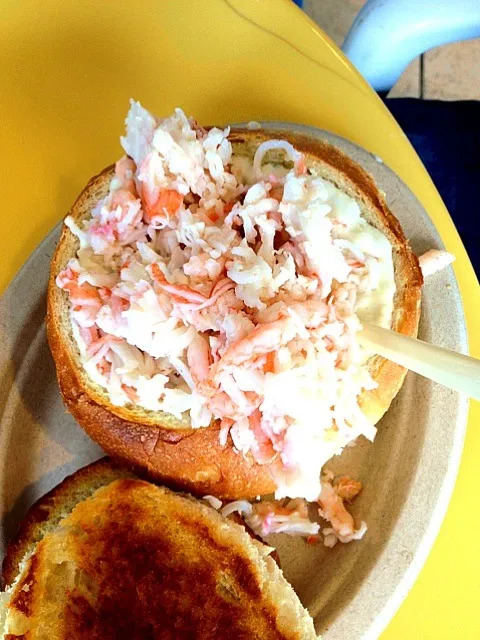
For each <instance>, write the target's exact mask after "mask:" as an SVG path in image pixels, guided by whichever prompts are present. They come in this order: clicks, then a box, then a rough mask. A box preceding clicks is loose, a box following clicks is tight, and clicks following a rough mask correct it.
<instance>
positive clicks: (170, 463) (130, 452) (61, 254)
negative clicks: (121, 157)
mask: <svg viewBox="0 0 480 640" xmlns="http://www.w3.org/2000/svg"><path fill="white" fill-rule="evenodd" d="M278 136H279V133H278V132H275V131H267V130H257V131H251V130H248V129H233V130H232V131H231V133H230V136H229V139H230V141H231V143H232V147H233V153H234V155H242V156H246V157H248V158H250V159H253V156H254V154H255V150H256V149H257V147H258V145H259V144H260V143H262V142H264V141H265V140H268V139H271V138H276V137H278ZM281 137H282V138H283V139H285V140H287V141H289V142H290V143H291V144H292V145H293V146H294V147H295V148H296V149H297V150H298V151H301V152H302V153H303V154H304V158H305V164H306V166H307V169H308V170H309V172H310V173H311V174H312V175H314V176H319V177H321V178H324V179H326V180H329V181H331V182H332V183H334V184H335V185H336V186H337V187H338V188H339V189H340V190H341V191H343V192H344V193H346V194H347V195H349V196H350V197H352V198H354V199H355V200H356V202H357V203H358V205H359V206H360V209H361V214H362V216H363V217H364V218H365V219H366V220H367V222H368V223H369V224H370V225H372V226H373V227H376V228H377V229H379V230H380V231H381V232H382V233H383V234H384V235H385V236H386V237H387V238H388V240H389V242H390V243H391V245H392V248H393V262H394V273H395V284H396V293H395V298H394V310H393V315H392V322H391V327H392V329H394V330H395V331H397V332H399V333H403V334H405V335H408V336H415V335H416V333H417V327H418V322H419V316H420V297H421V286H422V283H423V279H422V274H421V271H420V268H419V264H418V260H417V258H416V256H415V255H414V254H413V252H412V250H411V249H410V247H409V244H408V241H407V239H406V238H405V236H404V234H403V231H402V229H401V226H400V224H399V222H398V220H397V219H396V218H395V217H394V216H393V214H392V213H391V211H390V210H389V209H388V207H387V204H386V202H385V198H384V196H383V194H382V193H381V192H380V191H379V190H378V188H377V186H376V185H375V183H374V181H373V179H372V178H371V176H370V175H368V174H367V173H366V172H365V171H364V170H363V169H362V168H361V167H360V166H359V165H358V164H356V163H355V162H353V161H352V160H351V159H350V158H349V157H348V156H346V155H345V154H344V153H342V152H341V151H340V150H338V149H337V148H336V147H333V146H332V145H330V144H327V143H325V142H322V141H319V140H317V139H313V138H310V137H308V136H303V135H298V134H291V133H287V132H283V131H282V132H281ZM275 161H276V162H278V163H281V162H282V158H281V157H279V158H277V159H276V160H275ZM113 174H114V167H113V166H112V167H108V168H107V169H105V170H104V171H103V172H102V173H100V174H99V175H98V176H96V177H94V178H92V179H91V180H90V182H89V183H88V184H87V186H86V187H85V189H84V190H83V192H82V193H81V194H80V196H79V198H78V199H77V201H76V202H75V204H74V205H73V207H72V209H71V211H70V212H69V215H70V216H72V217H73V219H74V220H75V221H76V223H77V224H79V223H80V222H81V221H82V220H84V219H86V218H88V217H89V216H90V215H91V209H92V207H93V206H94V205H95V204H96V203H97V202H98V200H99V199H101V198H103V197H104V196H105V195H106V194H107V192H108V187H109V183H110V180H111V178H112V177H113ZM77 249H78V240H77V238H76V236H75V235H74V234H73V233H71V231H70V230H69V229H68V228H67V227H66V226H65V225H64V227H63V231H62V235H61V237H60V241H59V243H58V246H57V249H56V252H55V255H54V257H53V260H52V265H51V277H50V282H49V288H48V315H47V331H48V340H49V344H50V348H51V351H52V354H53V358H54V360H55V364H56V370H57V377H58V382H59V385H60V390H61V393H62V396H63V399H64V402H65V404H66V406H67V408H68V410H69V411H70V412H71V413H72V414H73V416H74V417H75V419H76V420H77V421H78V422H79V424H80V425H81V426H82V427H83V428H84V429H85V431H86V432H87V433H88V434H89V435H90V436H91V437H92V438H93V439H94V440H95V441H96V442H98V444H100V446H102V447H103V449H104V450H105V451H106V452H107V453H108V454H109V455H111V456H113V457H115V458H118V459H119V460H123V461H125V462H128V463H130V464H133V465H135V466H137V467H139V468H142V469H144V470H145V471H146V472H147V473H148V474H149V476H150V477H152V478H154V479H157V480H161V481H164V482H167V483H169V484H171V485H174V486H176V487H178V488H181V489H185V490H188V491H191V492H192V493H194V494H196V495H205V494H207V493H211V494H214V495H217V496H219V497H223V498H233V499H235V498H239V497H242V498H249V497H254V496H256V495H264V494H267V493H271V492H272V491H274V490H275V484H274V482H273V480H272V477H271V474H270V471H269V465H268V464H263V465H260V464H257V463H255V462H254V460H253V459H251V458H250V457H249V456H248V455H247V456H243V455H239V454H238V453H237V452H236V451H235V450H234V448H233V445H232V444H231V442H228V443H227V444H226V445H225V446H221V445H220V442H219V425H218V424H216V423H213V424H211V425H210V426H209V427H207V428H199V429H192V428H190V425H189V422H188V420H187V419H184V420H178V419H177V418H175V417H174V416H173V415H170V414H166V413H163V412H153V411H148V410H146V409H143V408H142V407H140V406H136V405H134V404H128V405H126V406H123V407H119V406H115V405H113V404H112V403H111V402H110V399H109V396H108V394H107V392H106V391H105V390H104V389H103V388H102V387H100V386H99V385H97V384H96V383H94V382H93V381H92V380H91V379H90V378H89V376H88V375H87V373H86V372H85V369H84V368H83V366H82V362H81V359H80V353H79V350H78V348H77V345H76V342H75V339H74V337H73V334H72V327H71V321H70V312H69V309H70V303H69V299H68V295H67V294H66V292H65V291H63V290H61V289H59V288H58V287H57V286H56V284H55V278H56V276H57V275H58V274H59V272H60V271H61V270H62V269H64V268H65V266H66V265H67V263H68V261H69V260H70V259H71V258H73V257H74V256H75V254H76V251H77ZM366 366H367V367H368V369H369V371H370V374H371V376H372V377H373V379H374V380H375V381H376V382H377V384H378V386H377V388H376V389H374V390H371V391H365V392H363V394H362V395H361V396H360V398H359V403H360V406H361V408H362V410H363V412H364V413H365V414H366V415H367V416H368V418H369V419H370V420H371V421H372V422H373V423H376V422H378V420H379V419H380V418H381V417H382V416H383V414H384V413H385V412H386V411H387V409H388V407H389V406H390V403H391V402H392V400H393V398H394V397H395V396H396V394H397V393H398V391H399V390H400V387H401V386H402V383H403V380H404V377H405V374H406V371H405V369H403V368H402V367H400V366H398V365H396V364H394V363H392V362H390V361H388V360H385V359H384V358H381V357H378V356H375V357H372V358H370V359H369V361H368V363H367V364H366Z"/></svg>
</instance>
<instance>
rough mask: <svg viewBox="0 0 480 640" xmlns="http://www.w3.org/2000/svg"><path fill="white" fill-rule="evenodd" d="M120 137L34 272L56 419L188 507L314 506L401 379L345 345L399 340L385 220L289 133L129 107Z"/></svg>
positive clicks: (411, 262)
mask: <svg viewBox="0 0 480 640" xmlns="http://www.w3.org/2000/svg"><path fill="white" fill-rule="evenodd" d="M121 142H122V146H123V149H124V151H125V154H126V155H125V156H124V157H123V158H121V159H120V160H119V161H118V162H117V163H116V165H115V166H114V167H113V166H112V167H109V168H107V169H105V170H104V171H103V172H102V173H101V174H100V175H98V176H96V177H95V178H93V179H92V180H91V181H90V182H89V184H88V185H87V187H86V188H85V190H84V191H83V192H82V194H81V195H80V196H79V198H78V200H77V201H76V203H75V204H74V206H73V207H72V209H71V211H70V213H69V215H68V216H67V218H66V219H65V224H64V227H63V231H62V235H61V238H60V241H59V244H58V247H57V250H56V253H55V256H54V258H53V260H52V268H51V278H50V284H49V291H48V319H47V328H48V337H49V343H50V346H51V350H52V354H53V357H54V359H55V364H56V368H57V376H58V381H59V384H60V388H61V392H62V395H63V398H64V401H65V403H66V405H67V407H68V409H69V410H70V411H71V413H72V414H73V415H74V417H75V418H76V419H77V421H78V422H79V423H80V425H81V426H82V427H83V428H84V429H85V430H86V431H87V433H88V434H89V435H90V436H91V437H92V438H93V439H94V440H96V441H97V442H98V443H99V444H100V445H101V446H102V447H103V448H104V449H105V450H106V451H107V452H108V453H109V454H110V455H112V456H115V457H116V458H118V459H121V460H123V461H126V462H128V463H131V464H135V465H137V466H138V467H141V468H143V469H145V470H146V471H147V472H148V473H149V475H150V477H153V478H156V479H160V480H163V481H166V482H170V483H174V484H175V485H176V486H178V487H180V488H183V489H187V490H189V491H192V492H194V493H195V494H196V495H200V496H201V495H205V494H213V495H214V496H216V497H220V498H227V499H236V498H253V497H255V496H257V495H265V494H267V493H270V492H275V497H276V498H277V499H282V498H290V499H297V498H300V499H306V500H308V501H316V500H317V499H319V496H320V494H321V492H322V484H321V477H320V476H321V469H322V467H323V465H324V464H325V463H326V462H327V461H328V460H329V459H330V458H331V457H332V456H334V455H336V454H339V453H340V452H341V451H342V449H343V448H344V447H345V446H347V445H349V444H352V443H353V442H354V441H355V440H356V438H358V436H360V435H363V436H365V437H367V438H368V439H370V440H373V438H374V437H375V433H376V427H375V424H376V422H377V421H378V420H379V419H380V418H381V416H382V415H383V414H384V412H385V411H386V410H387V409H388V407H389V405H390V403H391V401H392V399H393V398H394V397H395V395H396V394H397V392H398V391H399V389H400V387H401V385H402V382H403V379H404V376H405V370H404V369H403V368H401V367H399V366H398V365H395V364H393V363H391V362H389V361H387V360H384V359H383V358H380V357H377V356H372V354H369V353H367V352H365V351H364V350H362V349H361V348H360V347H359V345H358V342H357V339H356V334H357V332H358V331H359V330H360V328H361V321H362V319H365V320H366V319H368V320H369V321H370V322H373V323H376V324H379V325H381V326H385V327H392V328H393V329H395V330H396V331H398V332H400V333H404V334H406V335H410V336H413V335H416V332H417V326H418V320H419V313H420V292H421V285H422V274H421V271H420V268H419V264H418V260H417V258H416V257H415V256H414V254H413V253H412V251H411V249H410V247H409V245H408V242H407V240H406V239H405V236H404V234H403V232H402V230H401V228H400V225H399V223H398V221H397V220H396V219H395V218H394V216H393V215H392V214H391V212H390V211H389V209H388V207H387V205H386V203H385V199H384V197H383V195H382V193H380V191H379V190H378V189H377V187H376V186H375V184H374V182H373V180H372V178H371V177H370V176H369V175H368V174H367V173H365V171H364V170H363V169H362V168H361V167H359V166H358V165H357V164H356V163H354V162H353V161H352V160H351V159H349V158H348V157H347V156H345V155H344V154H343V153H341V152H340V151H339V150H338V149H336V148H335V147H333V146H331V145H329V144H327V143H325V142H323V141H320V140H318V139H314V138H312V137H307V136H304V135H302V134H300V133H298V134H297V133H291V132H289V131H286V130H271V131H269V130H264V129H262V128H260V129H258V128H256V129H253V130H252V129H248V128H244V129H241V128H232V129H230V128H228V127H227V128H225V129H219V128H212V129H209V130H206V129H204V128H202V127H201V126H199V125H198V124H197V123H196V121H194V120H192V119H187V117H186V116H185V115H184V113H183V112H182V111H181V110H180V109H177V110H176V111H175V113H174V114H173V115H172V116H170V117H168V118H165V119H163V120H159V119H156V118H154V117H153V116H152V115H151V114H150V113H149V112H148V111H146V110H145V109H144V108H143V107H142V106H141V105H140V104H139V103H137V102H132V104H131V108H130V112H129V114H128V116H127V120H126V135H125V137H123V138H122V140H121ZM323 509H324V510H325V508H324V507H323Z"/></svg>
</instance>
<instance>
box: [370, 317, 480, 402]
mask: <svg viewBox="0 0 480 640" xmlns="http://www.w3.org/2000/svg"><path fill="white" fill-rule="evenodd" d="M358 335H359V340H360V342H361V344H362V345H363V346H364V347H366V348H368V349H369V350H371V351H373V352H375V353H377V354H378V355H379V356H383V357H384V358H387V359H388V360H391V361H392V362H396V363H397V364H399V365H401V366H402V367H405V368H406V369H410V371H414V372H415V373H418V374H420V375H421V376H425V378H429V379H430V380H433V381H434V382H438V383H439V384H443V385H444V386H445V387H448V388H449V389H454V390H455V391H459V392H460V393H464V394H466V395H467V396H470V397H471V398H475V400H480V360H477V359H476V358H472V357H470V356H464V355H462V354H461V353H456V352H455V351H450V349H443V348H442V347H435V346H434V345H432V344H428V342H423V340H417V339H416V338H409V337H407V336H404V335H402V334H400V333H396V332H395V331H390V330H389V329H383V328H382V327H377V326H375V325H372V324H370V323H368V322H365V323H363V330H362V331H361V332H360V333H359V334H358Z"/></svg>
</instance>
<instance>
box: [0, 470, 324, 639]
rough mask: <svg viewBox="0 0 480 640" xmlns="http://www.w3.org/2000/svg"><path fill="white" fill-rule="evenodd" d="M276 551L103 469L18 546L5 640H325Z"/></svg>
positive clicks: (58, 502) (53, 502)
mask: <svg viewBox="0 0 480 640" xmlns="http://www.w3.org/2000/svg"><path fill="white" fill-rule="evenodd" d="M270 551H271V549H270V548H269V547H266V546H265V545H264V544H263V543H260V542H258V541H256V540H254V539H252V538H251V537H250V536H249V535H248V533H246V531H245V529H244V527H242V526H240V525H238V524H235V523H234V522H230V521H227V520H225V519H224V518H222V517H221V516H220V515H219V514H218V513H217V512H216V511H215V510H214V509H213V508H211V507H208V506H206V505H204V504H202V503H201V502H199V501H198V500H195V499H194V498H192V497H190V496H187V495H182V494H176V493H173V492H172V491H170V490H168V489H166V488H163V487H158V486H155V485H153V484H151V483H149V482H145V481H143V480H140V479H138V478H136V477H135V476H133V475H132V474H130V473H128V472H126V471H124V470H121V469H120V468H118V467H116V466H115V465H114V464H113V463H111V462H110V461H108V460H103V461H100V462H97V463H94V464H93V465H90V466H89V467H86V468H84V469H81V470H80V471H78V472H77V473H76V474H74V475H73V476H71V477H69V478H67V479H66V480H65V481H64V482H63V483H62V484H60V485H59V486H58V487H57V488H56V489H54V490H53V491H52V492H50V494H48V495H47V496H45V497H44V498H42V499H41V500H40V501H39V503H37V504H36V505H35V506H34V507H33V509H32V510H31V511H30V514H29V515H28V516H27V519H26V521H25V523H24V524H23V526H22V527H21V529H20V532H19V535H18V536H17V539H16V540H15V541H14V542H13V543H12V544H11V545H10V546H9V548H8V550H7V557H6V561H5V563H4V578H5V581H6V583H7V586H8V587H9V588H8V589H7V592H6V594H3V596H4V600H5V602H4V606H3V613H4V615H3V624H4V632H3V633H4V635H3V636H2V637H3V638H5V640H10V639H13V638H17V637H22V638H25V639H26V640H27V639H28V640H30V639H31V640H40V639H41V638H42V639H46V638H48V640H57V639H58V640H60V639H65V640H67V639H68V640H76V639H80V638H89V640H93V639H95V638H102V640H110V639H111V640H114V639H117V638H118V639H119V640H120V639H122V640H123V639H124V638H130V639H132V640H134V639H135V638H138V639H140V638H142V640H143V639H144V638H157V639H158V640H161V639H162V638H165V639H170V638H171V639H173V638H176V639H177V638H198V639H200V638H208V639H210V638H218V639H220V638H231V637H238V638H258V639H259V640H260V639H263V638H265V639H272V640H274V639H275V640H280V639H282V640H283V639H284V640H287V639H291V640H293V639H298V640H308V639H310V638H312V639H313V638H316V634H315V631H314V627H313V622H312V619H311V618H310V616H309V614H308V612H307V611H306V610H305V609H304V608H303V607H302V605H301V603H300V601H299V600H298V598H297V596H296V595H295V593H294V591H293V589H292V587H291V586H290V585H289V584H288V582H287V581H286V580H285V578H284V577H283V574H282V572H281V570H280V569H279V568H278V566H277V565H276V563H275V561H274V560H273V559H272V558H271V557H270V555H269V553H270ZM0 631H1V629H0Z"/></svg>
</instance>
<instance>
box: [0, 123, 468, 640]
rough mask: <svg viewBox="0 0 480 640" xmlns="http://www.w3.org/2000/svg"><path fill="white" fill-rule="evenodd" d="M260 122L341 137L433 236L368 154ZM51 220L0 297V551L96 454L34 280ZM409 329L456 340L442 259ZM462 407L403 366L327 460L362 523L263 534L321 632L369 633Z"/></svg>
mask: <svg viewBox="0 0 480 640" xmlns="http://www.w3.org/2000/svg"><path fill="white" fill-rule="evenodd" d="M269 126H270V127H272V126H274V127H277V128H282V126H283V127H286V128H288V129H294V130H297V131H303V132H304V133H308V134H310V135H314V136H320V137H321V138H324V139H326V140H327V141H330V142H333V143H334V144H336V145H337V146H339V147H340V148H342V149H343V150H344V151H346V152H347V153H348V154H349V155H350V156H351V157H353V158H354V159H355V160H357V162H359V163H360V164H362V165H363V166H364V167H365V168H366V169H367V171H369V172H370V173H371V174H373V176H374V177H375V179H376V181H377V183H378V185H379V187H380V188H381V189H383V190H384V191H385V192H386V194H387V200H388V203H389V206H390V207H391V209H392V211H393V213H394V214H395V215H396V216H397V218H398V219H399V220H400V222H401V223H402V226H403V228H404V230H405V233H406V235H407V237H409V238H410V241H411V245H412V247H413V249H414V250H415V251H416V252H417V253H421V252H422V251H424V250H426V249H429V248H432V247H441V242H440V239H439V236H438V234H437V233H436V231H435V229H434V227H433V225H432V223H431V222H430V219H429V218H428V216H427V214H426V213H425V211H424V210H423V208H422V207H421V205H420V204H419V203H418V201H417V200H416V199H415V197H414V196H413V195H412V194H411V192H410V191H409V190H408V189H407V187H406V186H405V185H404V184H403V183H402V182H401V181H400V180H399V178H397V177H396V176H395V175H394V174H393V173H392V172H391V171H390V170H389V169H388V168H387V167H385V166H384V165H383V164H382V162H381V160H380V159H378V158H375V157H373V156H372V155H371V154H369V153H367V152H366V151H364V150H362V149H359V148H358V147H356V146H354V145H352V144H351V143H349V142H346V141H345V140H343V139H341V138H338V137H337V136H333V135H331V134H328V133H325V132H322V131H319V130H316V129H311V128H307V127H299V126H296V125H295V126H293V125H278V124H277V125H272V124H270V125H269ZM96 169H98V167H96ZM93 173H94V170H92V174H93ZM59 214H60V212H59ZM58 231H59V229H58V228H57V229H55V230H54V231H53V232H52V233H51V234H50V235H49V236H48V237H47V238H46V239H45V240H44V241H43V242H42V244H41V245H40V246H39V247H38V248H37V249H36V251H35V252H34V253H33V254H32V256H31V257H30V259H29V260H28V261H27V263H26V264H25V265H24V267H23V268H22V270H21V271H20V272H19V274H18V275H17V277H16V278H15V280H14V281H13V282H12V284H11V285H10V287H9V289H8V290H7V292H6V294H5V295H4V296H3V298H2V299H1V302H0V344H1V347H2V348H1V353H0V394H1V401H0V411H1V414H0V420H1V426H0V490H1V495H2V500H1V513H2V530H1V538H0V543H1V545H2V549H1V552H3V549H4V545H5V542H6V541H7V540H8V538H9V537H10V536H11V535H12V533H13V532H14V531H15V528H16V526H17V525H18V523H19V521H20V520H21V518H22V517H23V515H24V514H25V511H26V509H27V508H28V507H29V506H30V505H31V504H32V503H33V502H34V500H36V499H37V498H38V497H39V496H40V495H42V494H43V493H45V492H46V491H48V490H49V489H51V488H52V487H53V486H54V485H55V484H57V483H58V482H59V481H60V480H61V479H62V478H63V477H64V476H65V475H67V474H69V473H71V472H73V471H75V470H76V469H78V468H79V467H81V466H83V465H85V464H87V463H88V462H90V461H92V460H94V459H96V458H97V457H99V456H100V455H101V450H100V449H99V448H98V447H97V446H96V445H95V444H93V442H92V441H91V440H90V439H89V438H88V437H87V436H86V435H84V433H83V432H82V431H81V429H80V428H79V427H77V425H76V424H75V422H74V420H73V418H72V417H71V416H70V415H68V414H66V413H65V411H64V408H63V405H62V401H61V399H60V395H59V392H58V389H57V384H56V380H55V371H54V366H53V362H52V359H51V356H50V353H49V350H48V345H47V341H46V337H45V323H44V316H45V290H46V285H47V275H48V269H49V262H50V258H51V256H52V253H53V250H54V246H55V242H56V240H57V237H58ZM420 337H421V338H423V339H424V340H427V341H431V342H433V343H435V344H438V345H441V346H444V347H449V348H451V349H456V350H459V351H466V349H467V339H466V332H465V324H464V318H463V311H462V304H461V300H460V296H459V292H458V288H457V284H456V281H455V279H454V276H453V271H452V270H451V269H447V270H446V271H444V272H442V273H439V274H437V275H435V276H433V277H432V278H431V279H430V280H429V281H428V283H427V284H426V285H425V289H424V296H423V310H422V320H421V325H420ZM466 409H467V401H466V399H464V398H462V397H460V396H458V395H457V394H455V393H453V392H451V391H448V390H446V389H443V388H441V387H439V386H436V385H434V384H432V383H430V382H429V381H427V380H425V379H422V378H419V377H417V376H415V375H413V374H409V375H408V376H407V379H406V382H405V385H404V387H403V389H402V392H401V393H400V395H399V396H398V398H397V399H396V400H395V402H394V404H393V406H392V408H391V409H390V411H389V412H388V414H387V415H386V416H385V418H384V419H383V420H382V422H381V423H380V425H379V432H378V436H377V439H376V441H375V443H374V444H373V445H372V444H370V443H368V442H366V441H365V442H361V443H360V444H359V445H358V446H357V447H355V448H353V449H348V450H347V451H346V452H345V454H344V455H342V457H341V458H339V459H336V460H335V461H333V462H332V463H331V464H329V467H330V468H332V469H333V470H334V471H337V472H348V473H350V474H352V475H353V476H354V477H358V478H360V479H361V480H362V482H363V483H364V487H365V489H364V491H363V493H362V495H361V496H360V498H359V499H358V500H357V502H356V504H355V514H356V515H359V516H361V518H362V519H363V520H365V521H366V522H367V523H368V527H369V530H368V533H367V535H366V536H365V538H364V539H363V540H362V541H360V542H353V543H351V544H348V545H337V546H336V547H335V548H334V549H326V548H324V547H323V546H321V545H316V546H309V545H306V544H305V543H304V542H303V541H302V540H296V539H294V538H287V537H283V536H277V537H276V539H275V540H274V541H273V542H274V544H275V545H277V546H278V549H279V552H280V557H281V561H282V567H283V569H284V571H285V574H286V577H287V578H288V579H289V580H290V581H291V582H292V584H293V586H294V587H295V589H296V590H297V593H298V595H299V596H300V598H301V600H302V601H303V603H304V604H305V605H306V606H307V607H308V608H309V610H310V612H311V613H312V615H313V617H314V618H315V621H316V625H317V630H318V631H319V632H322V633H323V634H324V639H325V640H340V639H345V638H349V639H350V640H354V639H359V638H375V637H378V635H379V634H380V632H381V631H382V629H383V628H384V627H385V626H386V624H387V623H388V621H389V620H390V618H391V617H392V615H393V613H394V612H395V610H396V608H397V607H398V606H399V604H400V603H401V601H402V599H403V598H404V597H405V595H406V593H407V592H408V589H409V588H410V587H411V585H412V583H413V581H414V580H415V578H416V576H417V574H418V572H419V571H420V569H421V567H422V565H423V563H424V561H425V559H426V556H427V553H428V551H429V550H430V547H431V545H432V544H433V541H434V539H435V536H436V534H437V532H438V529H439V527H440V524H441V521H442V518H443V516H444V513H445V510H446V508H447V505H448V501H449V498H450V494H451V491H452V488H453V483H454V479H455V476H456V473H457V469H458V464H459V459H460V454H461V449H462V443H463V437H464V429H465V425H466Z"/></svg>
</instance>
